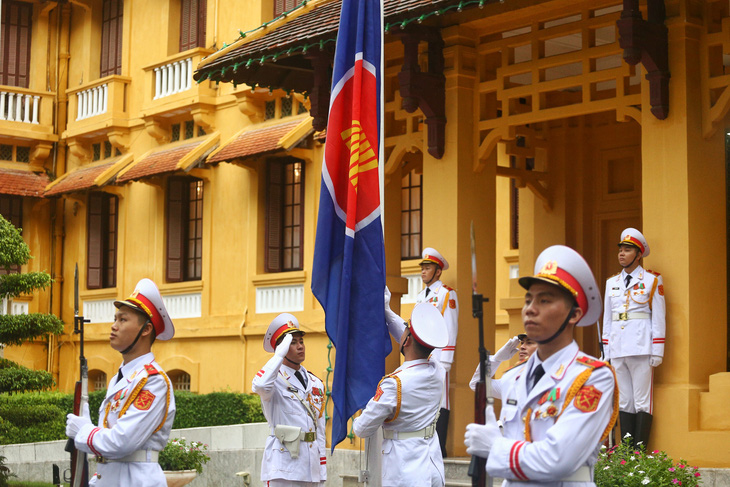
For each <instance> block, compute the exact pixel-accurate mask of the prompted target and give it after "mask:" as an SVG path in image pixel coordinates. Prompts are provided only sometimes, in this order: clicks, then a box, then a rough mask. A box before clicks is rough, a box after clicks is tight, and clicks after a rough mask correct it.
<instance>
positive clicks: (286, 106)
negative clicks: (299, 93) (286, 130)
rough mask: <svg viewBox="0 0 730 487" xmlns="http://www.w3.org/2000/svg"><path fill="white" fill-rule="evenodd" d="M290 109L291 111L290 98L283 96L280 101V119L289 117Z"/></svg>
mask: <svg viewBox="0 0 730 487" xmlns="http://www.w3.org/2000/svg"><path fill="white" fill-rule="evenodd" d="M291 109H292V98H291V97H290V96H285V97H284V98H282V99H281V116H282V117H288V116H290V115H291Z"/></svg>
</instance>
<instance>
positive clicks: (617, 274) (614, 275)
mask: <svg viewBox="0 0 730 487" xmlns="http://www.w3.org/2000/svg"><path fill="white" fill-rule="evenodd" d="M619 274H621V273H620V272H617V273H616V274H614V275H612V276H611V277H609V279H613V278H614V277H616V276H618V275H619Z"/></svg>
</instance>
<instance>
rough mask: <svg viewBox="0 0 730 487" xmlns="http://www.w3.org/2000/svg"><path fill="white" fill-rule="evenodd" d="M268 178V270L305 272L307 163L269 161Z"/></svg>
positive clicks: (288, 160) (292, 160)
mask: <svg viewBox="0 0 730 487" xmlns="http://www.w3.org/2000/svg"><path fill="white" fill-rule="evenodd" d="M267 173H268V174H267V177H266V198H267V201H266V226H267V228H266V271H267V272H281V271H293V270H300V269H302V260H303V254H302V238H303V235H302V232H303V229H304V226H303V223H302V221H303V218H304V194H303V189H304V185H303V182H304V163H303V162H302V161H299V160H297V159H290V158H288V159H269V161H268V164H267Z"/></svg>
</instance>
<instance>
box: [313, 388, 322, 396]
mask: <svg viewBox="0 0 730 487" xmlns="http://www.w3.org/2000/svg"><path fill="white" fill-rule="evenodd" d="M312 394H314V395H315V396H322V395H324V394H322V391H321V390H320V388H319V387H312Z"/></svg>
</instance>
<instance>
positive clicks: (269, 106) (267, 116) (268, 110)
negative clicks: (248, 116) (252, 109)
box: [264, 100, 276, 120]
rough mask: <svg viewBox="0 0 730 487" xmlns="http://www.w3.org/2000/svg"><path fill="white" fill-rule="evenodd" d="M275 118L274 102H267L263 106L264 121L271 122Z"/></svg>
mask: <svg viewBox="0 0 730 487" xmlns="http://www.w3.org/2000/svg"><path fill="white" fill-rule="evenodd" d="M274 117H276V100H269V101H267V102H266V104H265V110H264V120H271V119H272V118H274Z"/></svg>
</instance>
